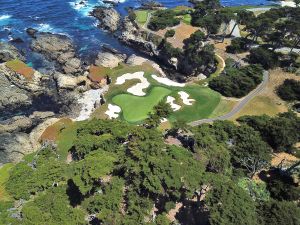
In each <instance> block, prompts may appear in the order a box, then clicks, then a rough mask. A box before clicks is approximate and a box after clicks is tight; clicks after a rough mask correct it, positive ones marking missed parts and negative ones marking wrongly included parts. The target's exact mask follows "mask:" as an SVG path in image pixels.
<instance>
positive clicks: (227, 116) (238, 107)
mask: <svg viewBox="0 0 300 225" xmlns="http://www.w3.org/2000/svg"><path fill="white" fill-rule="evenodd" d="M268 81H269V72H268V71H264V73H263V81H262V82H261V83H260V84H259V85H258V86H257V87H256V88H255V89H254V90H253V91H251V92H250V93H249V94H248V95H246V96H245V97H244V98H242V100H240V101H239V103H238V104H237V105H236V106H235V107H234V108H233V109H232V110H231V112H229V113H227V114H225V115H222V116H218V117H215V118H210V119H202V120H196V121H193V122H190V123H189V124H188V125H190V126H198V125H200V124H203V123H211V122H214V121H216V120H227V119H230V118H231V117H233V116H234V115H236V114H237V113H238V112H239V111H241V109H242V108H243V107H244V106H245V105H246V104H247V103H248V102H249V101H250V100H251V99H252V98H254V97H255V96H256V95H258V94H259V93H260V92H261V91H262V90H263V89H264V88H265V87H266V86H267V84H268Z"/></svg>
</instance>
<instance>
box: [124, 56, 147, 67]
mask: <svg viewBox="0 0 300 225" xmlns="http://www.w3.org/2000/svg"><path fill="white" fill-rule="evenodd" d="M146 61H147V59H146V58H143V57H140V56H136V55H134V54H133V55H131V56H129V57H128V59H127V60H126V64H128V65H130V66H140V65H142V64H143V63H145V62H146Z"/></svg>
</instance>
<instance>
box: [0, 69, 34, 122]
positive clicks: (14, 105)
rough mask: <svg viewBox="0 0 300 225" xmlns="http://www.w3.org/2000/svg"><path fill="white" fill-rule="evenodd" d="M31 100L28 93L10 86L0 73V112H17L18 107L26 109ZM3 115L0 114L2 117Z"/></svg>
mask: <svg viewBox="0 0 300 225" xmlns="http://www.w3.org/2000/svg"><path fill="white" fill-rule="evenodd" d="M31 103H32V98H31V95H30V93H28V91H26V90H23V89H20V88H18V87H16V86H15V85H12V84H11V83H10V81H9V80H8V79H7V78H6V77H5V76H4V74H3V73H2V72H1V71H0V111H1V112H7V110H8V111H11V112H12V111H17V110H18V108H20V107H28V106H30V105H31ZM3 114H4V113H1V116H3Z"/></svg>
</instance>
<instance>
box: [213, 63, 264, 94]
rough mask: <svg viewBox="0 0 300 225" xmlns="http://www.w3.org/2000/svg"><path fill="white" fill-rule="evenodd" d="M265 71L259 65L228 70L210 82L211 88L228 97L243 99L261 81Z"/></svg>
mask: <svg viewBox="0 0 300 225" xmlns="http://www.w3.org/2000/svg"><path fill="white" fill-rule="evenodd" d="M262 76H263V69H262V67H261V66H258V65H250V66H246V67H243V68H241V69H240V68H234V67H230V68H226V69H225V71H224V72H223V73H222V74H221V75H220V76H219V77H216V78H214V79H213V80H211V81H210V82H209V87H210V88H212V89H213V90H215V91H218V92H220V93H221V94H222V95H224V96H226V97H237V98H240V97H243V96H245V95H247V94H248V93H249V92H250V91H252V90H253V89H254V88H255V87H256V86H257V85H258V84H259V83H260V82H261V81H262Z"/></svg>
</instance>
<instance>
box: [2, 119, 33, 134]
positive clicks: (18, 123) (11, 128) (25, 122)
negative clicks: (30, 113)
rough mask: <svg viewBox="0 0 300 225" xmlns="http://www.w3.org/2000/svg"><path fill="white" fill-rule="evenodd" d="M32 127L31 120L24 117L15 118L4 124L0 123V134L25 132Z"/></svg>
mask: <svg viewBox="0 0 300 225" xmlns="http://www.w3.org/2000/svg"><path fill="white" fill-rule="evenodd" d="M32 125H33V123H32V120H31V119H30V118H27V117H25V116H15V117H13V118H11V119H10V120H8V121H5V123H3V122H2V124H1V123H0V134H2V133H5V132H9V133H12V132H16V131H18V132H19V131H25V130H27V129H29V128H31V127H32Z"/></svg>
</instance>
